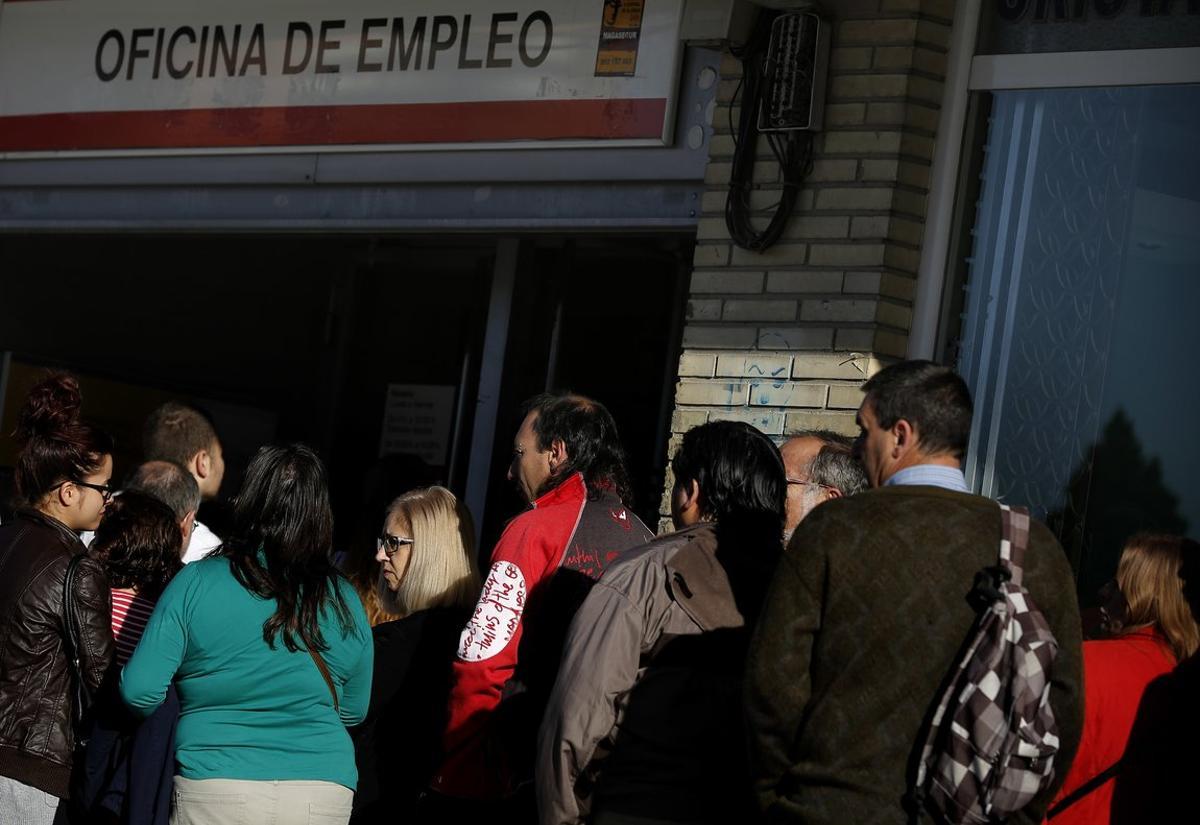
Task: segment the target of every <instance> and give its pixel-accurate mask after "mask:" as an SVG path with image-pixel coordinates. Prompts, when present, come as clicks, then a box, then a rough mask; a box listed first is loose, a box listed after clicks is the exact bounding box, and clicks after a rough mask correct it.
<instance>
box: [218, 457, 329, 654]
mask: <svg viewBox="0 0 1200 825" xmlns="http://www.w3.org/2000/svg"><path fill="white" fill-rule="evenodd" d="M332 547H333V512H332V511H331V510H330V508H329V488H328V484H327V483H326V479H325V466H324V465H323V464H322V463H321V459H320V458H318V457H317V454H316V453H314V452H313V451H312V450H311V449H309V448H308V447H305V446H304V445H302V444H291V445H288V446H286V447H262V448H261V449H259V451H258V452H257V453H255V454H254V458H253V459H252V460H251V461H250V466H249V467H248V468H247V469H246V479H245V481H244V482H242V489H241V490H240V491H239V492H238V494H237V498H236V499H235V500H234V504H233V530H232V535H231V536H230V539H229V540H228V541H226V542H225V543H224V544H223V545H222V546H221V548H220V549H219V550H217V553H216V554H217V555H221V556H225V557H227V558H228V559H229V565H230V567H231V568H232V570H233V575H234V577H235V578H236V579H237V580H238V582H239V583H240V584H241V585H242V586H243V587H245V588H246V589H247V590H249V591H250V592H251V593H254V594H255V595H257V596H260V597H262V598H264V599H274V600H275V602H276V605H277V606H276V609H275V613H274V614H273V615H272V616H271V617H270V618H269V619H267V620H266V621H265V622H263V640H264V641H266V643H267V644H268V645H270V646H271V647H272V648H274V647H275V638H276V636H279V635H282V636H283V643H284V645H285V646H286V647H287V649H288V650H292V651H296V650H300V649H302V648H308V649H309V650H317V651H320V650H325V649H327V647H328V645H326V644H325V637H324V636H323V635H322V634H321V628H320V627H319V625H318V624H317V619H318V617H319V616H320V614H321V610H322V608H323V607H324V606H325V605H326V603H330V602H331V603H332V604H333V607H334V610H335V611H336V613H337V616H338V618H339V620H340V621H341V623H342V627H343V629H344V630H346V631H349V629H350V627H351V617H350V609H349V607H348V606H347V605H346V602H345V599H344V598H343V597H342V591H341V589H340V588H339V587H338V578H339V576H340V574H339V573H338V571H337V568H336V567H334V565H333V561H332V559H331V558H330V555H331V553H330V551H331V550H332Z"/></svg>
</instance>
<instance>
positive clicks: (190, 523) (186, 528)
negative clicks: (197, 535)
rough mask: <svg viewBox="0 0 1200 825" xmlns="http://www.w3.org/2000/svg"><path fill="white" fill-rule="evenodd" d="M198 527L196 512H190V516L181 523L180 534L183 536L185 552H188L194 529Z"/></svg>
mask: <svg viewBox="0 0 1200 825" xmlns="http://www.w3.org/2000/svg"><path fill="white" fill-rule="evenodd" d="M195 526H196V511H195V510H188V514H187V515H186V516H184V517H183V521H181V522H179V532H180V533H181V534H182V535H183V550H184V551H186V550H187V543H188V541H189V540H190V539H191V537H192V529H193V528H194V527H195Z"/></svg>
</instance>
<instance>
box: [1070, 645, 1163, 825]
mask: <svg viewBox="0 0 1200 825" xmlns="http://www.w3.org/2000/svg"><path fill="white" fill-rule="evenodd" d="M1174 668H1175V657H1174V656H1173V655H1172V654H1171V649H1170V648H1169V647H1167V643H1166V641H1165V640H1164V639H1163V638H1162V636H1161V635H1159V634H1158V633H1156V632H1154V631H1151V630H1144V631H1138V632H1134V633H1128V634H1126V635H1124V636H1118V637H1117V638H1115V639H1101V640H1097V641H1090V642H1084V643H1083V684H1084V716H1083V737H1082V738H1081V739H1080V740H1079V751H1078V752H1077V753H1076V755H1075V761H1074V762H1072V763H1071V769H1070V770H1069V771H1068V772H1067V778H1066V781H1064V782H1063V786H1062V788H1060V789H1059V792H1058V796H1057V797H1056V798H1055V800H1054V802H1053V803H1051V805H1050V807H1051V808H1053V807H1054V805H1056V804H1058V801H1059V800H1060V799H1062V798H1063V797H1065V796H1068V795H1069V794H1070V793H1071V792H1072V791H1074V790H1075V789H1076V788H1078V787H1079V786H1080V785H1083V784H1084V783H1086V782H1087V781H1088V780H1089V779H1091V778H1092V777H1094V776H1097V775H1098V774H1100V773H1102V772H1103V771H1105V770H1107V769H1108V768H1109V767H1111V766H1112V765H1113V764H1115V763H1116V761H1117V760H1118V759H1120V758H1121V754H1123V753H1124V752H1125V743H1126V742H1128V741H1129V731H1130V729H1132V727H1133V720H1134V717H1136V716H1137V710H1138V703H1139V702H1140V701H1141V698H1142V693H1143V692H1144V691H1145V690H1146V685H1148V684H1150V682H1152V681H1154V679H1156V678H1158V677H1159V676H1161V675H1162V674H1164V673H1169V672H1170V671H1171V670H1173V669H1174ZM1112 796H1113V780H1111V779H1110V780H1108V781H1107V782H1105V783H1104V784H1103V785H1101V786H1100V787H1099V788H1096V789H1095V790H1093V791H1092V792H1091V793H1089V794H1088V795H1087V796H1085V797H1083V798H1082V799H1080V800H1079V801H1077V802H1075V803H1074V804H1073V805H1071V806H1070V807H1068V808H1067V809H1065V810H1064V811H1063V812H1062V813H1061V814H1059V815H1058V816H1056V817H1054V819H1053V820H1050V821H1051V822H1052V823H1053V825H1108V821H1109V809H1110V808H1111V806H1112Z"/></svg>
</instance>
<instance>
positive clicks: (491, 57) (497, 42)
mask: <svg viewBox="0 0 1200 825" xmlns="http://www.w3.org/2000/svg"><path fill="white" fill-rule="evenodd" d="M515 22H517V13H516V12H515V11H514V12H502V13H500V14H493V15H492V26H491V29H490V30H489V31H488V48H487V67H488V68H489V69H507V68H508V67H509V66H511V65H512V58H511V57H496V47H497V46H503V45H507V44H509V43H511V42H513V36H512V34H511V33H509V34H501V33H500V25H501V24H502V23H515Z"/></svg>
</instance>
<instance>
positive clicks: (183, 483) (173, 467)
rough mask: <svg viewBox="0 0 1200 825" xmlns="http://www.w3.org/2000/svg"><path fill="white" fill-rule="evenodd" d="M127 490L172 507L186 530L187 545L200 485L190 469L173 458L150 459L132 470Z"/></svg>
mask: <svg viewBox="0 0 1200 825" xmlns="http://www.w3.org/2000/svg"><path fill="white" fill-rule="evenodd" d="M125 490H126V491H128V490H136V491H138V492H141V493H145V494H146V495H148V496H150V497H152V498H156V499H158V500H159V501H161V502H162V503H163V504H165V505H167V506H168V507H170V508H171V512H173V513H174V514H175V521H176V523H177V524H178V525H179V531H180V533H182V534H183V546H184V547H187V546H188V542H189V541H190V540H191V538H192V529H193V526H194V525H195V522H196V511H197V510H199V509H200V485H199V484H197V483H196V479H195V478H193V477H192V474H191V473H189V472H188V471H187V470H185V469H183V468H182V467H180V466H179V465H178V464H176V463H174V462H172V461H147V462H146V463H145V464H142V465H141V466H139V467H138V468H137V469H136V470H134V471H133V475H132V476H130V478H129V482H128V483H127V484H126V485H125Z"/></svg>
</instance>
